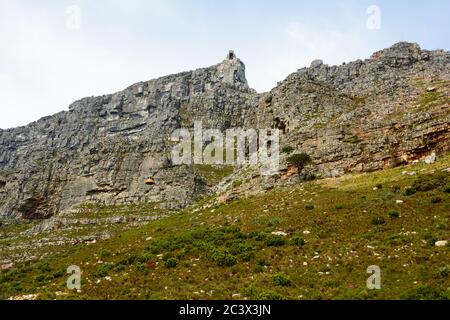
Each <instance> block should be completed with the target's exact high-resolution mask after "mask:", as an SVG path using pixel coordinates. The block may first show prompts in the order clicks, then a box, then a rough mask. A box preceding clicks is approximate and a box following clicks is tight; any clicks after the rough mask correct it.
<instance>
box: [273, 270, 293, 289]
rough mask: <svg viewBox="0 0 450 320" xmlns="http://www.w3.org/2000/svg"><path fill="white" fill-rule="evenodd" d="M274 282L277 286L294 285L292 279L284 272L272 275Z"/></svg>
mask: <svg viewBox="0 0 450 320" xmlns="http://www.w3.org/2000/svg"><path fill="white" fill-rule="evenodd" d="M272 282H273V283H274V284H275V285H276V286H280V287H290V286H292V281H291V280H290V279H289V278H288V277H287V276H285V275H284V274H281V273H277V274H274V275H273V276H272Z"/></svg>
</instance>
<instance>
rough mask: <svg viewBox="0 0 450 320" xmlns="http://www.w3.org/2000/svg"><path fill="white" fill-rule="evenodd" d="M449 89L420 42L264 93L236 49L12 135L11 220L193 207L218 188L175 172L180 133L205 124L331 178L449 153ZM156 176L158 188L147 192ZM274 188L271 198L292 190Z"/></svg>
mask: <svg viewBox="0 0 450 320" xmlns="http://www.w3.org/2000/svg"><path fill="white" fill-rule="evenodd" d="M449 88H450V54H449V53H448V52H444V51H440V50H438V51H426V50H422V49H421V48H420V47H419V46H418V45H416V44H410V43H399V44H396V45H394V46H392V47H391V48H388V49H385V50H382V51H380V52H377V53H375V54H374V55H373V56H372V57H371V58H370V59H367V60H364V61H362V60H358V61H355V62H351V63H348V64H344V65H341V66H328V65H326V64H324V63H323V62H322V61H314V62H313V63H312V64H311V67H310V68H304V69H300V70H298V71H297V72H295V73H293V74H292V75H290V76H289V77H288V78H287V79H286V80H284V81H282V82H280V83H279V85H278V86H277V87H276V88H274V89H273V90H272V91H270V92H268V93H263V94H257V93H256V92H255V91H254V90H252V89H250V88H249V86H248V84H247V81H246V79H245V66H244V64H243V63H242V62H241V61H240V60H239V59H237V57H236V56H235V54H234V53H233V52H230V54H229V55H228V56H227V58H226V59H225V60H224V61H223V62H222V63H220V64H218V65H215V66H212V67H209V68H204V69H198V70H195V71H190V72H184V73H179V74H176V75H171V76H167V77H163V78H159V79H155V80H150V81H147V82H141V83H137V84H135V85H133V86H131V87H129V88H127V89H125V90H124V91H121V92H118V93H115V94H112V95H106V96H102V97H90V98H85V99H82V100H80V101H77V102H75V103H74V104H72V105H71V106H70V107H69V111H65V112H61V113H58V114H56V115H53V116H51V117H46V118H43V119H40V120H39V121H37V122H34V123H32V124H30V125H28V126H26V127H20V128H15V129H9V130H0V216H1V217H10V218H14V217H25V218H30V219H34V218H48V217H51V216H53V215H55V214H57V213H64V212H65V211H67V210H69V209H71V208H73V207H74V206H77V205H79V204H82V203H85V202H94V203H101V204H105V205H111V204H121V203H137V202H155V203H159V205H160V206H161V207H165V208H179V207H184V206H187V205H189V204H191V203H193V202H194V201H195V200H196V199H197V198H198V197H199V196H201V195H203V194H205V193H206V192H208V191H209V188H208V186H207V184H206V183H205V181H204V179H203V178H202V176H201V175H200V174H199V173H198V171H197V170H195V168H194V167H193V166H173V165H172V164H171V159H170V150H171V141H170V139H169V136H170V135H171V134H172V133H173V131H175V130H176V129H178V128H181V127H188V128H191V127H192V126H193V123H194V121H196V120H201V121H202V122H203V126H204V127H205V128H206V127H210V128H215V129H220V130H224V129H227V128H232V127H242V126H243V127H251V128H256V129H258V128H278V129H280V130H281V131H282V132H283V136H282V145H283V146H291V147H293V148H294V150H298V151H302V152H306V153H308V154H310V155H311V156H312V158H313V160H314V166H313V167H314V168H313V171H314V172H315V174H317V175H320V176H337V175H340V174H343V173H345V172H349V171H373V170H379V169H383V168H387V167H392V166H396V165H400V164H403V163H409V162H412V161H416V160H421V159H424V158H425V157H427V156H429V155H431V154H432V153H433V152H434V153H436V154H437V155H439V154H442V153H443V152H447V151H449V150H450V143H449V141H450V133H449V123H450V114H449V93H450V90H449ZM285 170H288V169H285ZM239 172H240V170H237V172H235V174H234V175H233V176H232V178H230V179H239V177H240V173H239ZM246 172H247V173H246V174H249V175H250V178H251V176H255V175H254V174H253V173H251V172H250V173H248V170H247V171H246ZM150 176H151V177H153V179H154V180H155V184H154V185H146V184H145V181H146V179H147V178H148V177H150ZM280 176H283V173H280ZM255 177H256V176H255ZM230 179H228V180H229V181H228V185H231V184H232V181H230ZM258 179H259V178H258ZM261 179H262V178H261ZM266 180H267V181H268V182H267V183H266V182H261V186H260V187H261V188H262V189H268V188H270V186H271V185H272V184H273V183H285V181H284V180H282V179H281V180H277V178H276V177H272V178H270V179H266ZM277 181H278V182H277ZM280 181H281V182H280Z"/></svg>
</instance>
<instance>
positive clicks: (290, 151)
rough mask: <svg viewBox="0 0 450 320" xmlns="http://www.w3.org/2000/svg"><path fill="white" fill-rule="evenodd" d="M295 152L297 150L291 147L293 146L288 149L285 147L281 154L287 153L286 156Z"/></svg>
mask: <svg viewBox="0 0 450 320" xmlns="http://www.w3.org/2000/svg"><path fill="white" fill-rule="evenodd" d="M294 151H295V149H294V148H293V147H291V146H286V147H283V148H282V149H281V152H282V153H285V154H289V153H292V152H294Z"/></svg>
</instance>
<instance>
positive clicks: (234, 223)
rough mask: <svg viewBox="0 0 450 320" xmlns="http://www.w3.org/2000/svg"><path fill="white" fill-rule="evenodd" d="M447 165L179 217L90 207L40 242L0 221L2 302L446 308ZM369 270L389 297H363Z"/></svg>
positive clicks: (330, 182) (449, 268)
mask: <svg viewBox="0 0 450 320" xmlns="http://www.w3.org/2000/svg"><path fill="white" fill-rule="evenodd" d="M449 167H450V155H447V156H445V157H442V158H441V159H439V160H438V161H437V162H436V163H434V164H431V165H426V164H424V163H420V164H416V165H411V166H408V167H400V168H396V169H391V170H386V171H381V172H376V173H370V174H359V175H345V176H343V177H340V178H335V179H325V180H319V181H313V182H308V183H305V184H297V185H294V186H289V187H287V186H285V187H276V188H275V189H273V190H270V191H266V192H263V193H261V194H259V195H254V196H250V197H248V198H241V199H235V200H232V201H230V202H228V203H225V204H216V203H217V201H216V200H217V199H216V198H214V197H209V198H205V199H204V200H202V201H201V202H200V203H198V204H197V205H196V206H194V207H191V208H189V209H186V210H183V211H178V212H162V211H160V210H157V209H155V208H153V207H152V206H149V205H135V206H126V205H124V206H120V207H95V206H85V207H83V208H80V210H79V211H77V212H74V213H73V215H72V216H66V217H65V220H62V221H59V222H52V223H49V224H48V225H47V226H46V228H48V230H44V231H43V232H41V233H39V236H35V235H34V234H33V232H34V231H36V230H38V229H39V228H42V227H39V226H38V225H39V224H38V222H33V221H32V222H22V223H18V224H8V223H6V222H3V224H2V225H1V227H0V248H1V251H0V260H1V261H2V263H3V265H2V268H3V269H4V270H2V271H1V274H0V298H2V299H7V298H13V299H233V298H234V299H449V298H450V255H449V248H450V246H449V245H448V240H450V233H449V230H450V201H449V200H450V195H449V192H450V179H449V174H450V173H449V169H448V168H449ZM147 219H150V220H154V221H146V220H147ZM30 230H31V231H30ZM17 234H20V236H16V235H17ZM446 242H447V243H446ZM71 265H77V266H79V267H80V268H81V271H82V280H81V281H82V282H81V290H80V291H79V292H76V291H70V290H68V289H67V288H66V280H67V278H68V275H67V274H66V270H67V268H68V267H69V266H71ZM372 265H377V266H379V267H380V268H381V274H382V275H381V278H382V283H381V284H382V288H381V290H368V289H367V286H366V280H367V278H368V277H369V276H370V275H369V274H368V273H367V268H368V267H369V266H372Z"/></svg>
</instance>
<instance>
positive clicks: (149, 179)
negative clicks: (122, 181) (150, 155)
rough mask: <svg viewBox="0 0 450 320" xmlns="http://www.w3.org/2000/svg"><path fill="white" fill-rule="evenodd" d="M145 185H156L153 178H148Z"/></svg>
mask: <svg viewBox="0 0 450 320" xmlns="http://www.w3.org/2000/svg"><path fill="white" fill-rule="evenodd" d="M145 184H146V185H147V186H154V185H155V184H156V181H155V179H154V178H152V177H150V178H147V179H146V180H145Z"/></svg>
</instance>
